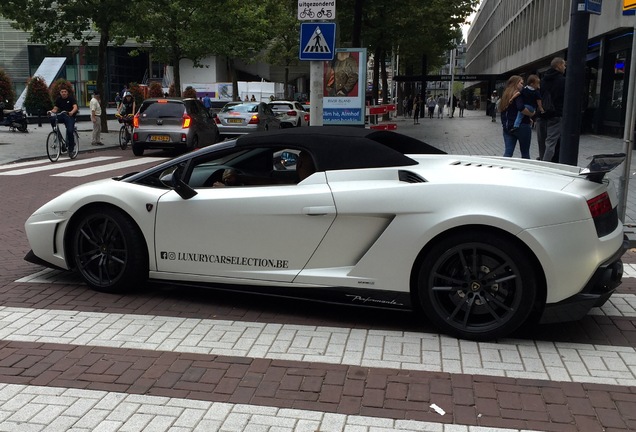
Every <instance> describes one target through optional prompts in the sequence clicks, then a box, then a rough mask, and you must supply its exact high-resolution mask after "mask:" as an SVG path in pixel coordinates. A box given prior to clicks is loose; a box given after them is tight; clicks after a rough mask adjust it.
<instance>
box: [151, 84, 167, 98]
mask: <svg viewBox="0 0 636 432" xmlns="http://www.w3.org/2000/svg"><path fill="white" fill-rule="evenodd" d="M148 97H151V98H157V97H163V87H161V83H158V82H157V81H153V82H151V83H150V85H149V86H148Z"/></svg>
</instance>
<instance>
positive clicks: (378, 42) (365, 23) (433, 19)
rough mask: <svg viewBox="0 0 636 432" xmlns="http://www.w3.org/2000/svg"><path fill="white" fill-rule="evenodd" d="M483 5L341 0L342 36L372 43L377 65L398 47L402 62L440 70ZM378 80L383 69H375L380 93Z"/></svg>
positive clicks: (468, 0) (455, 0)
mask: <svg viewBox="0 0 636 432" xmlns="http://www.w3.org/2000/svg"><path fill="white" fill-rule="evenodd" d="M478 4H479V0H427V1H421V0H403V1H401V2H388V3H387V2H385V1H383V0H339V3H338V5H339V9H338V10H339V12H338V21H339V24H340V26H339V27H340V39H341V40H342V41H351V42H350V43H351V44H352V45H353V46H361V47H365V48H367V49H368V51H369V52H370V53H373V54H374V60H375V64H377V65H378V67H381V65H383V64H384V62H385V60H386V58H387V56H388V54H389V53H391V52H392V51H393V50H395V49H397V47H398V46H399V52H400V64H401V67H403V68H405V69H407V68H408V69H412V68H414V67H416V66H419V65H421V64H422V63H426V64H427V66H428V69H435V68H437V67H439V66H441V65H442V64H443V59H444V58H445V54H446V52H447V51H448V50H450V49H451V48H452V47H453V46H454V40H455V39H456V37H457V30H458V29H459V28H460V26H461V25H462V24H463V23H464V22H465V21H466V18H467V17H468V16H469V15H470V14H471V13H472V12H473V10H474V9H475V8H476V7H477V5H478ZM387 17H390V18H391V19H387ZM358 23H360V24H358ZM423 57H424V58H425V59H426V61H425V62H424V61H422V58H423ZM378 71H379V70H378ZM426 73H427V71H422V74H423V75H425V74H426ZM378 82H379V73H378V74H374V94H376V95H377V94H378V88H379V84H378ZM383 88H384V89H386V85H384V86H383Z"/></svg>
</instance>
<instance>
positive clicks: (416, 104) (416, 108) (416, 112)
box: [413, 95, 422, 124]
mask: <svg viewBox="0 0 636 432" xmlns="http://www.w3.org/2000/svg"><path fill="white" fill-rule="evenodd" d="M421 105H422V99H421V98H420V96H419V95H418V96H416V97H415V100H414V101H413V124H420V108H421Z"/></svg>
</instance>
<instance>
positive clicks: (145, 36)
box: [135, 0, 235, 96]
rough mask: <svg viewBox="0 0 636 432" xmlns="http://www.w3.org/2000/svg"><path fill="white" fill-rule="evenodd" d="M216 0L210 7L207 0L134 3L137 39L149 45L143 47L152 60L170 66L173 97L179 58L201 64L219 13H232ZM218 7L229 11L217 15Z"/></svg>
mask: <svg viewBox="0 0 636 432" xmlns="http://www.w3.org/2000/svg"><path fill="white" fill-rule="evenodd" d="M216 3H217V2H215V7H211V6H210V2H209V1H207V0H142V1H139V2H135V8H136V12H135V14H136V16H137V18H138V21H137V24H136V26H135V30H136V37H137V40H138V42H140V43H142V44H145V43H147V44H149V46H148V47H147V48H146V49H147V50H149V51H151V52H152V56H153V58H154V59H155V60H157V61H161V62H164V63H167V64H169V65H172V67H173V70H174V91H175V95H176V96H181V69H180V66H179V64H180V62H181V60H183V59H189V60H192V62H193V63H194V66H195V67H199V66H201V64H200V61H201V59H203V58H204V57H205V56H207V55H209V54H210V53H211V52H212V45H213V43H214V41H213V39H212V37H211V29H212V28H213V27H217V26H218V25H219V23H218V17H219V15H232V14H233V13H234V12H235V11H234V10H232V9H224V8H223V7H220V5H217V4H216ZM222 10H232V14H218V12H219V11H222ZM225 30H228V29H225ZM225 37H228V36H227V35H226V36H225Z"/></svg>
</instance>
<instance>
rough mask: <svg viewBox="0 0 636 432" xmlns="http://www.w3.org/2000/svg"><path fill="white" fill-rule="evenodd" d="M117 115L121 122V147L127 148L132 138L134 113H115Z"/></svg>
mask: <svg viewBox="0 0 636 432" xmlns="http://www.w3.org/2000/svg"><path fill="white" fill-rule="evenodd" d="M115 117H117V121H118V122H119V123H121V128H119V148H121V149H122V150H126V147H127V146H128V143H129V142H131V140H132V133H133V115H132V114H126V115H125V116H122V115H121V114H119V113H118V114H115Z"/></svg>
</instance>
